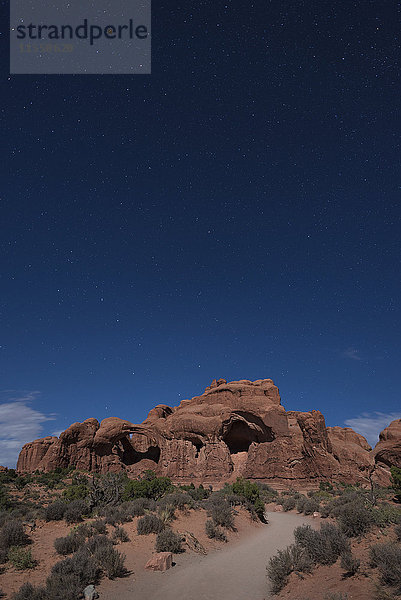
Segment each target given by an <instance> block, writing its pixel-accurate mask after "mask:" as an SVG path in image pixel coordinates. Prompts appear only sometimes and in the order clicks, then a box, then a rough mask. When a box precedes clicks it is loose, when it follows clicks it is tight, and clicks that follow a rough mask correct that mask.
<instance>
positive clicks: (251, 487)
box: [232, 477, 259, 504]
mask: <svg viewBox="0 0 401 600" xmlns="http://www.w3.org/2000/svg"><path fill="white" fill-rule="evenodd" d="M232 490H233V493H234V494H238V495H239V496H243V497H244V498H246V499H247V500H249V502H252V504H255V501H256V500H257V498H259V488H258V486H257V485H256V483H252V482H251V481H248V480H247V479H244V478H243V477H237V481H236V482H235V483H233V484H232Z"/></svg>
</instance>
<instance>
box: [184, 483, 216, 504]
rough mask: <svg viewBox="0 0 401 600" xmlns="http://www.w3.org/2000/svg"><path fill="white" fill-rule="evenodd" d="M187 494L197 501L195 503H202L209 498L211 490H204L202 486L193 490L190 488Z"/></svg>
mask: <svg viewBox="0 0 401 600" xmlns="http://www.w3.org/2000/svg"><path fill="white" fill-rule="evenodd" d="M187 492H188V494H189V496H191V498H192V499H193V500H195V502H201V501H202V500H206V498H209V496H210V493H211V492H210V490H209V489H206V488H204V487H203V485H202V484H201V485H200V486H199V487H198V488H195V486H193V488H191V487H188V488H187Z"/></svg>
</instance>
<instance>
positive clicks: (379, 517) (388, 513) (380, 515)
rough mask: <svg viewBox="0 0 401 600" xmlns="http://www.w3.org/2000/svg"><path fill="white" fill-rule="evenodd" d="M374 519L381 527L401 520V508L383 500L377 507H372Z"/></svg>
mask: <svg viewBox="0 0 401 600" xmlns="http://www.w3.org/2000/svg"><path fill="white" fill-rule="evenodd" d="M372 520H373V522H374V524H375V525H378V526H379V527H386V526H387V525H393V524H395V523H400V522H401V509H400V508H398V507H395V506H391V504H388V503H387V502H383V504H380V506H378V507H377V508H373V509H372Z"/></svg>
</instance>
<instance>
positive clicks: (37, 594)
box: [11, 583, 48, 600]
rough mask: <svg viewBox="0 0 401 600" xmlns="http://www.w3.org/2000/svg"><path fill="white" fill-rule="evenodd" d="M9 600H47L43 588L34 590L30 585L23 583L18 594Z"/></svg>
mask: <svg viewBox="0 0 401 600" xmlns="http://www.w3.org/2000/svg"><path fill="white" fill-rule="evenodd" d="M11 600H48V596H47V594H46V591H45V590H44V589H43V588H35V587H34V586H33V585H32V584H31V583H24V584H23V585H22V586H21V587H20V589H19V590H18V592H16V593H15V594H13V595H12V596H11Z"/></svg>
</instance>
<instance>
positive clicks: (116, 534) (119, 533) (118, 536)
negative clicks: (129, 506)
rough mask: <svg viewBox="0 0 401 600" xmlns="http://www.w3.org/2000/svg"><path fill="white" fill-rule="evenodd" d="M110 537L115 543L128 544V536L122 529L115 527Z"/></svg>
mask: <svg viewBox="0 0 401 600" xmlns="http://www.w3.org/2000/svg"><path fill="white" fill-rule="evenodd" d="M111 537H112V540H113V541H116V542H129V535H128V533H127V532H126V531H125V529H123V527H116V528H115V529H114V531H113V534H112V536H111Z"/></svg>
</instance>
